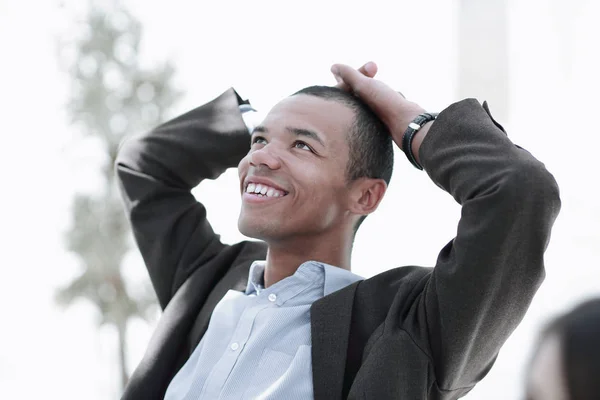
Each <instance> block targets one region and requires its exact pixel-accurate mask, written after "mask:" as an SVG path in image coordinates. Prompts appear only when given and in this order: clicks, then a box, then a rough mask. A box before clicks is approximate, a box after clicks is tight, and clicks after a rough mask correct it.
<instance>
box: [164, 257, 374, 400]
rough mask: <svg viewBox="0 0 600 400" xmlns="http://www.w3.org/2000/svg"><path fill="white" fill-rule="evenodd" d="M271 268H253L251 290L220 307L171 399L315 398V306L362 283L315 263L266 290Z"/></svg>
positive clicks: (258, 265)
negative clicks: (266, 273) (312, 312)
mask: <svg viewBox="0 0 600 400" xmlns="http://www.w3.org/2000/svg"><path fill="white" fill-rule="evenodd" d="M264 269H265V263H264V261H257V262H254V263H253V264H252V266H251V267H250V275H249V279H248V286H247V288H246V292H245V293H242V292H238V291H235V290H230V291H229V292H227V294H226V295H225V296H224V297H223V299H222V300H221V301H220V302H219V303H218V304H217V306H216V307H215V310H214V311H213V314H212V316H211V319H210V323H209V325H208V330H207V331H206V333H205V334H204V336H203V338H202V340H201V341H200V343H199V344H198V346H197V347H196V349H195V350H194V352H193V353H192V355H191V356H190V358H189V359H188V361H187V362H186V363H185V365H184V366H183V367H182V368H181V370H180V371H179V372H178V373H177V375H175V377H174V378H173V380H172V381H171V384H170V385H169V387H168V389H167V393H166V395H165V399H167V400H183V399H185V400H191V399H209V400H217V399H265V400H266V399H286V400H294V399H311V398H313V384H312V357H311V335H310V306H311V305H312V303H313V302H315V301H316V300H318V299H320V298H321V297H323V296H327V295H328V294H330V293H332V292H335V291H337V290H340V289H342V288H344V287H346V286H348V285H350V284H352V283H354V282H356V281H358V280H362V279H363V278H362V277H360V276H358V275H355V274H353V273H351V272H349V271H346V270H343V269H341V268H337V267H334V266H331V265H327V264H323V263H320V262H316V261H308V262H305V263H304V264H302V265H301V266H300V267H299V268H298V270H297V271H296V273H295V274H294V275H292V276H290V277H287V278H285V279H283V280H281V281H279V282H277V283H276V284H274V285H271V286H270V287H268V288H267V289H264V288H263V281H264V280H263V277H264Z"/></svg>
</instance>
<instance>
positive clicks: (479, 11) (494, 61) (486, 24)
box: [458, 0, 509, 122]
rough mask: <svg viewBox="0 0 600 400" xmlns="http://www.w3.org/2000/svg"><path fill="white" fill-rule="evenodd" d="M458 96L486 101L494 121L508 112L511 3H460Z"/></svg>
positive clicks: (500, 0) (503, 118)
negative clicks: (509, 7) (509, 15)
mask: <svg viewBox="0 0 600 400" xmlns="http://www.w3.org/2000/svg"><path fill="white" fill-rule="evenodd" d="M458 16H459V17H458V32H459V33H458V95H459V98H461V99H463V98H466V97H476V98H477V99H479V100H480V101H483V100H487V101H488V103H489V105H490V108H491V111H492V114H493V115H494V118H496V119H498V120H499V121H500V122H506V121H507V119H508V112H509V105H508V99H509V87H508V82H509V60H508V0H487V1H480V0H459V10H458Z"/></svg>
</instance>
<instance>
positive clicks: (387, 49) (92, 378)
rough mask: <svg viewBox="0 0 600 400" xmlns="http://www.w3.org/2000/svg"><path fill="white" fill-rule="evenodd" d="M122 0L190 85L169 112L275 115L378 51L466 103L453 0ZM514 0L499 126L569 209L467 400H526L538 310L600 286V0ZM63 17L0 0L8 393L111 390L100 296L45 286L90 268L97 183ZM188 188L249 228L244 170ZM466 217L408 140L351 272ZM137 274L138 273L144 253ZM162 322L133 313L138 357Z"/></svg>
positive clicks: (106, 394) (405, 77)
mask: <svg viewBox="0 0 600 400" xmlns="http://www.w3.org/2000/svg"><path fill="white" fill-rule="evenodd" d="M67 3H68V6H69V7H76V6H77V2H75V1H70V2H67ZM128 4H129V5H130V9H131V11H133V13H134V14H135V15H137V16H138V17H139V18H140V19H141V21H142V23H143V24H144V29H145V35H144V41H143V46H142V51H143V54H144V62H145V63H147V65H152V64H153V63H159V62H162V61H163V60H165V59H171V60H173V61H174V62H175V65H176V67H177V84H178V86H179V87H180V88H181V89H183V90H185V92H186V96H185V97H184V98H183V100H182V101H181V102H179V103H178V105H177V107H176V108H175V109H174V110H173V114H177V113H180V112H184V111H186V110H188V109H190V108H192V107H195V106H197V105H199V104H201V103H204V102H205V101H207V100H209V99H211V98H213V97H215V96H216V95H218V94H220V93H221V92H222V91H223V90H225V89H226V88H227V87H229V86H235V87H236V88H237V89H238V91H239V92H240V93H241V94H242V96H245V97H249V98H251V100H252V102H253V104H254V105H255V106H256V107H258V108H259V109H262V110H268V109H269V107H270V106H271V105H273V104H274V103H275V102H276V101H277V100H279V99H280V98H282V97H284V96H286V95H288V94H290V93H292V92H293V91H295V90H297V89H300V88H302V87H304V86H307V85H312V84H332V83H333V81H332V78H331V76H330V74H329V66H330V65H331V64H332V63H333V62H345V63H349V64H352V65H355V66H359V65H361V64H363V63H364V62H365V61H368V60H374V61H376V62H377V63H378V64H379V66H380V76H379V78H380V79H382V80H384V81H386V82H387V83H389V84H390V85H392V86H393V87H395V88H397V89H398V90H401V91H402V92H403V93H404V94H405V95H407V96H408V97H409V98H411V99H413V100H415V101H417V102H419V103H420V104H421V105H423V106H424V107H425V108H427V109H430V110H439V109H443V108H444V107H445V106H447V105H449V104H450V103H452V102H454V101H456V100H459V99H457V98H456V95H455V92H456V79H455V76H456V59H455V54H456V52H457V51H456V48H457V43H456V32H457V28H456V15H457V14H456V5H455V4H454V2H452V1H442V0H438V1H435V0H428V1H418V2H417V1H412V2H411V1H397V2H391V1H390V2H384V1H370V2H366V1H364V2H352V1H315V0H305V1H302V2H293V3H292V2H286V1H241V0H237V1H211V2H209V1H195V2H190V1H184V0H170V1H168V2H143V1H141V0H131V1H130V2H129V3H128ZM509 4H510V10H509V11H510V14H509V16H510V19H509V21H510V41H509V43H510V50H509V55H508V56H509V60H510V74H511V79H510V90H511V98H510V101H511V103H510V104H511V106H510V110H511V115H510V120H509V121H501V122H504V125H505V127H506V128H507V129H508V131H509V136H510V137H511V138H512V140H513V141H514V142H515V143H517V144H519V145H521V146H523V147H525V148H527V149H528V150H530V151H531V152H532V153H533V154H534V155H535V156H536V157H538V158H539V159H541V160H542V161H544V162H545V163H546V166H547V168H548V169H549V170H550V171H551V172H552V173H553V174H554V175H555V177H556V179H557V180H558V182H559V185H560V187H561V197H562V201H563V208H562V212H561V214H560V216H559V218H558V220H557V222H556V224H555V228H554V231H553V236H552V241H551V243H550V246H549V249H548V251H547V253H546V267H547V278H546V281H545V283H544V285H543V286H542V288H541V289H540V291H539V292H538V294H537V296H536V298H535V300H534V302H533V304H532V305H531V308H530V310H529V312H528V314H527V316H526V318H525V320H524V321H523V323H522V324H521V325H520V326H519V328H518V329H517V330H516V331H515V333H514V334H513V335H512V336H511V338H510V339H509V341H508V342H507V343H506V345H505V346H504V348H503V350H502V351H501V353H500V356H499V358H498V360H497V362H496V365H495V366H494V368H493V369H492V371H491V372H490V373H489V375H488V376H487V377H486V378H485V379H484V380H483V381H482V382H481V383H480V384H479V385H478V386H477V387H476V389H474V390H473V391H472V393H471V394H469V395H468V396H467V397H466V398H468V399H516V398H518V396H519V394H520V393H521V388H522V385H523V384H522V377H523V371H524V368H525V364H526V362H527V360H528V357H529V354H530V349H531V346H532V344H533V341H534V339H535V335H536V334H537V332H538V331H539V329H540V328H541V326H542V325H543V323H544V322H546V321H547V320H548V319H549V318H551V317H552V316H554V315H556V314H557V313H559V312H561V311H564V310H566V309H568V308H570V307H572V306H573V305H574V304H576V303H578V302H580V301H581V300H583V299H586V298H589V297H590V296H592V295H598V294H599V293H600V269H599V268H600V249H599V247H600V229H599V228H598V224H599V222H600V201H598V195H599V191H598V184H599V183H600V180H599V178H598V172H599V171H600V169H599V168H598V162H599V158H600V157H599V156H598V148H599V147H600V139H599V135H600V133H599V130H598V124H597V117H598V106H599V105H600V102H599V101H598V94H599V93H600V78H599V75H598V71H600V57H599V55H600V54H599V52H600V50H599V49H600V46H598V42H597V37H599V36H600V28H599V26H598V23H597V21H598V20H599V19H600V7H599V6H598V3H597V2H593V1H591V0H589V1H587V2H586V1H579V2H578V4H579V6H578V7H577V8H575V9H571V8H570V7H567V6H566V1H563V2H561V1H557V0H555V1H542V0H537V1H535V0H526V1H520V2H517V1H516V0H512V1H510V2H509ZM565 18H567V22H568V23H567V24H565V23H564V21H565ZM70 24H72V22H71V21H69V19H68V18H66V17H65V13H64V12H62V11H60V9H59V7H58V6H57V3H54V2H49V1H41V0H38V1H32V0H20V1H17V0H0V57H1V60H0V116H1V117H0V128H1V130H0V138H1V140H0V188H1V195H0V250H1V253H0V255H1V260H2V266H1V267H0V305H1V307H2V308H1V310H2V311H1V317H0V388H1V390H2V397H3V398H7V399H33V398H60V399H108V398H117V397H118V388H117V382H118V379H117V378H118V368H117V357H116V355H117V353H116V350H115V349H116V347H115V346H116V336H115V332H113V331H112V330H111V329H110V328H102V329H100V330H98V329H97V319H98V315H97V312H96V311H95V310H94V308H93V307H92V306H91V305H89V304H87V303H85V302H81V303H78V304H76V305H74V306H73V307H71V308H69V309H67V310H66V311H65V310H63V309H61V308H59V307H57V306H56V305H55V304H54V301H53V297H52V296H53V293H54V291H55V290H56V288H57V287H58V286H59V285H61V284H64V283H65V282H67V281H68V280H69V279H71V278H72V277H73V275H74V274H77V273H78V271H79V270H78V269H77V262H76V260H74V258H73V256H71V255H69V254H67V253H66V252H65V250H64V244H63V241H62V235H63V232H64V231H65V229H66V227H67V226H68V223H69V219H70V210H69V207H70V201H71V198H72V195H73V193H74V192H75V190H94V182H95V180H94V173H93V171H94V165H95V164H94V162H93V160H94V158H93V157H94V154H96V153H95V149H93V148H82V149H80V151H78V152H77V153H76V154H73V152H72V151H67V150H66V149H68V148H69V143H71V141H72V140H73V137H74V135H75V133H74V132H73V130H72V128H70V127H69V126H68V124H67V119H66V116H65V111H64V102H65V100H66V96H67V93H68V92H67V89H68V80H67V77H65V76H64V75H63V74H62V73H61V72H60V71H59V68H58V67H57V63H56V51H55V38H56V35H57V34H58V33H60V32H63V31H65V29H67V30H68V28H70ZM569 26H570V27H572V30H569ZM484 56H485V55H482V57H484ZM480 100H484V98H481V99H480ZM490 106H491V108H492V112H493V104H491V105H490ZM132 133H139V132H132ZM96 182H97V180H96ZM195 193H196V194H197V196H198V198H199V199H200V200H201V201H203V202H204V203H205V204H206V206H207V208H208V211H209V218H210V219H211V221H212V223H213V226H214V228H215V230H216V231H218V232H219V233H221V235H222V238H223V240H224V241H226V242H235V241H238V240H241V239H242V237H241V236H240V234H239V233H238V232H237V212H238V209H239V204H240V201H239V195H238V193H237V183H236V174H235V171H228V172H227V173H226V174H225V175H224V176H223V177H222V178H221V179H219V180H218V181H211V182H206V183H203V184H202V185H201V186H200V187H199V188H198V189H197V190H196V191H195ZM407 208H409V209H411V212H410V213H408V214H406V213H404V214H402V215H401V214H400V213H399V212H398V210H405V209H407ZM459 212H460V209H459V207H458V206H457V205H456V204H455V203H454V201H453V200H452V198H451V197H450V196H448V195H447V194H446V193H444V192H442V191H440V190H439V189H438V188H437V187H435V185H433V184H432V183H431V182H430V181H429V179H428V178H427V176H426V174H424V173H421V172H419V171H417V170H415V169H413V168H412V167H411V166H410V165H409V164H408V163H407V162H406V160H405V158H404V156H403V155H402V154H398V153H397V154H396V169H395V172H394V178H393V181H392V184H391V186H390V190H389V192H388V194H387V196H386V198H385V200H384V201H383V203H382V205H381V207H380V209H379V210H378V211H377V213H375V214H374V215H373V216H371V217H370V218H368V219H367V220H366V222H365V224H364V226H363V227H362V228H361V229H360V231H359V234H358V237H357V240H356V244H355V250H354V258H353V271H354V272H355V273H357V274H360V275H362V276H365V277H369V276H372V275H374V274H377V273H379V272H381V271H384V270H386V269H389V268H392V267H395V266H400V265H405V264H417V265H433V264H434V263H435V260H436V257H437V252H438V251H439V249H441V248H442V246H443V245H444V244H445V243H447V242H448V241H449V240H450V239H451V238H452V237H453V236H454V234H455V229H456V224H457V221H458V218H459ZM127 271H128V274H129V275H131V276H134V277H135V276H136V275H137V276H139V275H140V274H143V273H144V271H143V265H142V264H141V263H140V261H139V258H138V257H136V256H132V257H131V258H130V259H129V261H128V267H127ZM152 329H153V326H149V325H148V324H146V323H144V322H141V321H134V322H133V323H132V326H131V329H130V332H129V342H130V343H129V344H130V348H131V351H130V360H129V362H130V365H131V366H132V367H133V366H135V365H136V364H137V362H138V361H139V359H140V358H141V356H142V354H143V351H144V348H145V346H146V343H147V341H148V339H149V336H150V334H151V332H152Z"/></svg>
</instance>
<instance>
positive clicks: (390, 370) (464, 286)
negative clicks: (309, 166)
mask: <svg viewBox="0 0 600 400" xmlns="http://www.w3.org/2000/svg"><path fill="white" fill-rule="evenodd" d="M240 101H241V99H240V98H239V96H237V94H236V93H235V91H234V90H233V89H230V90H228V91H226V92H225V93H223V94H222V95H221V96H219V97H218V98H217V99H215V100H213V101H212V102H210V103H208V104H206V105H204V106H201V107H199V108H196V109H195V110H192V111H190V112H188V113H187V114H184V115H182V116H180V117H178V118H175V119H174V120H172V121H169V122H167V123H165V124H163V125H161V126H159V127H158V128H156V129H155V130H154V131H152V132H151V133H150V134H148V135H145V136H142V137H137V138H132V139H130V140H128V141H127V142H126V143H125V144H123V146H122V148H121V149H120V152H119V155H118V159H117V162H116V168H117V173H118V177H119V180H120V184H121V189H122V193H123V197H124V202H125V206H126V209H127V213H128V216H129V219H130V221H131V225H132V228H133V232H134V235H135V238H136V240H137V243H138V246H139V248H140V251H141V253H142V255H143V257H144V260H145V262H146V265H147V268H148V271H149V273H150V278H151V280H152V283H153V285H154V289H155V290H156V294H157V296H158V300H159V302H160V305H161V307H162V308H163V309H164V312H163V315H162V318H161V320H160V323H159V324H158V327H157V328H156V332H155V333H154V335H153V337H152V339H151V341H150V344H149V345H148V349H147V351H146V354H145V356H144V358H143V360H142V361H141V363H140V365H139V366H138V367H137V369H136V370H135V372H134V373H133V375H132V377H131V380H130V382H129V384H128V386H127V388H126V390H125V393H124V394H123V399H128V400H133V399H135V400H149V399H160V398H163V396H164V393H165V391H166V389H167V386H168V385H169V383H170V382H171V379H172V378H173V376H174V375H175V374H176V373H177V371H178V370H179V369H180V368H181V366H182V365H183V364H184V363H185V361H186V360H187V359H188V357H189V356H190V354H191V353H192V351H193V350H194V348H195V346H196V345H197V344H198V343H199V341H200V339H201V338H202V336H203V334H204V333H205V331H206V329H207V326H208V322H209V319H210V316H211V313H212V311H213V309H214V307H215V305H216V304H217V303H218V302H219V300H221V298H222V297H223V295H224V294H225V293H226V292H227V291H228V290H230V289H234V290H240V291H243V290H244V288H245V286H246V282H247V278H248V269H249V266H250V264H251V263H252V261H254V260H257V259H264V258H265V255H266V250H267V248H266V245H265V244H264V243H262V242H252V241H244V242H241V243H237V244H235V245H225V244H223V243H221V241H220V240H219V236H218V235H216V234H215V233H214V232H213V229H212V228H211V226H210V224H209V223H208V221H207V219H206V210H205V208H204V207H203V206H202V204H200V203H198V202H197V201H196V200H195V198H194V196H193V195H192V194H191V193H190V190H191V189H192V188H194V187H195V186H197V185H198V184H199V183H200V182H201V181H202V180H203V179H216V178H217V177H218V176H219V175H220V174H221V173H223V172H224V171H225V170H226V169H227V168H231V167H235V166H237V164H238V162H239V161H240V160H241V159H242V157H243V156H244V155H245V154H246V153H247V152H248V150H249V146H250V139H249V135H248V132H247V129H246V126H245V125H244V122H243V120H242V118H241V115H240V112H239V110H238V105H239V104H240ZM484 107H485V108H484ZM484 107H482V106H481V105H480V104H479V103H478V102H477V101H476V100H473V99H468V100H464V101H461V102H458V103H455V104H453V105H451V106H450V107H448V108H447V109H445V110H444V111H443V112H441V113H440V115H439V117H438V119H437V121H436V122H435V123H434V124H433V126H432V127H431V129H430V131H429V133H428V135H427V137H426V138H425V140H424V142H423V144H422V146H421V149H420V159H421V162H422V164H423V166H424V168H425V171H426V172H427V173H428V175H429V177H430V178H431V179H432V180H433V182H435V183H436V184H437V185H438V186H439V187H440V188H442V189H444V190H446V191H447V192H448V193H450V194H451V195H452V196H453V197H454V199H455V200H456V201H457V202H458V203H460V204H461V205H462V215H461V219H460V222H459V225H458V231H457V236H456V238H454V239H453V240H452V241H451V242H450V243H448V244H447V245H446V246H445V247H444V248H443V249H442V250H441V252H440V253H439V257H438V260H437V263H436V266H435V267H434V268H425V267H417V266H405V267H400V268H395V269H392V270H389V271H387V272H385V273H382V274H379V275H376V276H374V277H372V278H370V279H366V280H364V281H360V282H356V283H354V284H352V285H350V286H348V287H346V288H344V289H342V290H339V291H337V292H335V293H332V294H330V295H328V296H326V297H324V298H322V299H321V300H319V301H317V302H315V303H314V304H313V306H312V307H311V332H312V365H313V384H314V397H315V399H317V400H334V399H345V398H350V399H377V400H382V399H410V400H413V399H456V398H458V397H461V396H463V395H464V394H465V393H467V392H468V391H469V390H471V388H473V386H474V385H475V384H476V383H477V382H478V381H479V380H481V379H482V378H483V377H484V376H485V375H486V373H487V372H488V371H489V369H490V368H491V367H492V364H493V363H494V360H495V358H496V356H497V355H498V352H499V350H500V347H501V346H502V344H503V343H504V342H505V340H506V339H507V338H508V337H509V335H510V334H511V333H512V332H513V330H514V329H515V327H516V326H517V325H518V323H519V322H520V321H521V319H522V318H523V315H524V314H525V312H526V310H527V308H528V306H529V304H530V302H531V299H532V297H533V295H534V293H535V292H536V290H537V289H538V287H539V285H540V283H541V281H542V279H543V277H544V263H543V254H544V251H545V249H546V246H547V244H548V240H549V237H550V229H551V227H552V224H553V222H554V220H555V218H556V216H557V214H558V211H559V208H560V200H559V192H558V187H557V184H556V182H555V180H554V178H553V177H552V175H551V174H550V173H549V172H548V171H547V170H546V169H545V168H544V165H543V164H542V163H541V162H539V161H538V160H536V159H535V158H534V157H533V156H532V155H531V154H530V153H528V152H527V151H525V150H523V149H521V148H520V147H518V146H515V145H514V144H513V143H512V142H511V141H510V140H509V139H508V138H507V136H506V134H505V133H504V130H503V129H502V127H501V126H500V125H498V124H497V123H496V122H495V121H494V120H493V119H492V118H491V116H490V115H489V111H488V110H487V106H486V105H485V103H484ZM399 211H400V212H402V210H399ZM232 212H233V210H232Z"/></svg>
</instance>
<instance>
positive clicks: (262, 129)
mask: <svg viewBox="0 0 600 400" xmlns="http://www.w3.org/2000/svg"><path fill="white" fill-rule="evenodd" d="M267 132H268V130H267V128H265V127H264V126H262V125H258V126H257V127H255V128H254V130H252V134H253V135H254V134H255V133H267Z"/></svg>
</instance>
